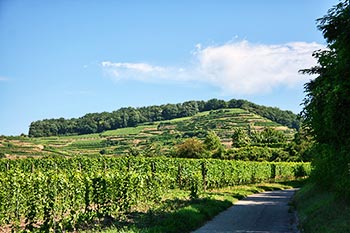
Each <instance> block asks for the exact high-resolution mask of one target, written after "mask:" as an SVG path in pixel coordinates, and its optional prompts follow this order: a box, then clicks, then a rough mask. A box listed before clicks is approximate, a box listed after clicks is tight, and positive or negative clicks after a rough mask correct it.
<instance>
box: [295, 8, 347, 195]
mask: <svg viewBox="0 0 350 233" xmlns="http://www.w3.org/2000/svg"><path fill="white" fill-rule="evenodd" d="M318 23H319V25H318V28H319V29H320V30H321V31H322V33H323V35H324V37H325V39H326V41H327V43H328V49H326V50H323V51H316V52H315V53H314V57H315V58H317V59H318V65H317V66H316V67H312V68H310V69H307V70H303V71H302V72H303V73H308V74H315V75H317V78H316V79H314V80H312V81H310V82H309V83H307V84H306V86H305V91H306V94H307V96H306V98H305V103H304V104H305V107H304V110H303V118H304V121H305V123H306V126H307V127H308V129H309V130H310V132H311V134H312V135H313V137H314V138H315V140H316V142H317V144H316V145H315V147H314V154H315V160H314V164H315V168H316V169H315V171H314V173H313V177H314V178H315V179H316V180H317V181H318V183H319V184H321V185H322V186H324V187H327V188H332V189H335V190H336V191H338V192H339V193H341V195H342V196H345V197H347V198H348V199H350V172H349V166H350V118H349V116H350V9H349V2H348V1H343V2H341V3H339V4H338V5H336V6H335V7H333V8H332V9H331V10H330V11H329V12H328V14H327V15H326V16H324V17H323V18H321V19H319V20H318Z"/></svg>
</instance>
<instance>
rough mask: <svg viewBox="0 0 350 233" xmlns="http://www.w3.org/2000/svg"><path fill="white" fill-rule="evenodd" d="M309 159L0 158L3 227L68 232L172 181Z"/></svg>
mask: <svg viewBox="0 0 350 233" xmlns="http://www.w3.org/2000/svg"><path fill="white" fill-rule="evenodd" d="M309 172H310V165H309V164H308V163H285V162H280V163H277V162H276V163H268V162H243V161H227V160H226V161H225V160H216V159H207V160H191V159H175V158H142V157H141V158H134V157H121V158H107V157H98V158H86V157H75V158H70V159H66V158H55V159H53V158H43V159H31V158H28V159H20V160H0V185H1V190H0V203H1V205H0V226H1V227H0V231H11V230H12V231H21V230H24V231H27V232H32V231H39V230H40V231H46V232H51V231H55V232H66V231H76V230H78V229H84V228H86V227H87V226H89V225H90V224H98V223H99V222H101V221H105V220H106V219H118V218H120V217H121V216H123V215H125V214H127V213H128V212H129V211H130V210H132V208H133V207H134V206H137V205H140V204H142V205H145V204H149V205H152V203H156V202H160V201H161V197H162V195H163V194H164V193H166V192H168V191H169V190H171V189H180V190H189V191H190V197H191V198H194V199H195V198H197V197H198V196H199V195H200V193H201V192H202V191H205V190H209V189H214V188H220V187H228V186H235V185H239V184H250V183H259V182H268V181H271V180H273V181H275V180H286V179H293V178H295V177H301V176H306V175H308V174H309Z"/></svg>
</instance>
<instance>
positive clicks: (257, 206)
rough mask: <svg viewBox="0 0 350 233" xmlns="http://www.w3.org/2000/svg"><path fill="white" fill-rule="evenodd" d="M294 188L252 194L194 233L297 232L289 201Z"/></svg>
mask: <svg viewBox="0 0 350 233" xmlns="http://www.w3.org/2000/svg"><path fill="white" fill-rule="evenodd" d="M295 191H296V190H295V189H288V190H279V191H269V192H263V193H259V194H253V195H250V196H248V197H247V198H245V199H243V200H240V201H238V202H236V204H235V205H234V206H232V207H230V208H229V209H227V210H226V211H224V212H222V213H220V214H219V215H217V216H216V217H215V218H214V219H212V220H211V221H209V222H207V223H206V225H204V226H203V227H201V228H199V229H198V230H196V231H194V233H209V232H210V233H218V232H220V233H224V232H225V233H229V232H241V233H243V232H249V233H267V232H268V233H287V232H288V233H291V232H298V231H297V229H296V226H295V221H294V220H295V218H294V214H293V213H290V212H289V211H288V210H289V206H288V202H289V201H290V200H291V198H292V197H293V195H294V193H295Z"/></svg>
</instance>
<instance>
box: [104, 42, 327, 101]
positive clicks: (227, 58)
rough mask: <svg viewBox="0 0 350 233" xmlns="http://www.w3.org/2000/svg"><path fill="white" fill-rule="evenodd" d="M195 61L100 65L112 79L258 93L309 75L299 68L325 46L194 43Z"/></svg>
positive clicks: (311, 62) (302, 80)
mask: <svg viewBox="0 0 350 233" xmlns="http://www.w3.org/2000/svg"><path fill="white" fill-rule="evenodd" d="M195 48H196V51H195V52H194V53H192V54H193V56H194V60H195V62H194V63H193V62H192V63H191V64H190V65H188V67H186V68H184V67H161V66H154V65H150V64H147V63H126V62H118V63H113V62H110V61H104V62H102V63H101V65H102V67H103V69H104V70H105V71H106V72H107V73H108V74H109V76H110V77H113V79H115V80H123V79H134V80H141V81H145V82H161V81H166V80H170V81H191V82H202V83H203V82H204V83H208V84H210V85H213V86H217V87H219V88H220V89H221V90H222V91H223V93H225V94H243V95H244V94H245V95H247V94H259V93H265V92H270V91H272V90H273V89H274V88H276V87H278V86H288V87H291V88H292V87H294V86H296V85H299V84H301V83H305V81H307V80H308V79H309V78H310V77H308V76H303V75H299V74H298V70H300V69H304V68H309V67H311V66H313V65H315V64H316V61H315V59H314V58H313V57H312V56H311V54H312V52H313V51H315V50H317V49H320V48H324V46H322V45H320V44H317V43H306V42H292V43H287V44H280V45H264V44H252V43H249V42H247V41H241V42H232V43H227V44H224V45H220V46H208V47H203V46H202V45H200V44H197V45H196V46H195Z"/></svg>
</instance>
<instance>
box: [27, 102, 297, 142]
mask: <svg viewBox="0 0 350 233" xmlns="http://www.w3.org/2000/svg"><path fill="white" fill-rule="evenodd" d="M224 108H242V109H245V110H248V111H250V112H253V113H256V114H258V115H261V116H263V117H266V118H268V119H270V120H272V121H275V122H277V123H280V124H282V125H285V126H288V127H290V128H296V129H297V128H298V127H299V121H298V119H297V116H296V115H295V114H294V113H292V112H291V111H282V110H280V109H278V108H273V107H265V106H261V105H257V104H254V103H251V102H249V101H246V100H235V99H232V100H230V101H228V102H226V101H224V100H218V99H211V100H208V101H187V102H184V103H179V104H165V105H160V106H149V107H141V108H132V107H128V108H121V109H119V110H117V111H113V112H102V113H89V114H86V115H85V116H83V117H80V118H72V119H64V118H59V119H45V120H39V121H35V122H32V123H31V125H30V128H29V136H31V137H43V136H56V135H77V134H90V133H100V132H103V131H106V130H112V129H119V128H125V127H134V126H136V125H138V124H140V123H145V122H155V121H162V120H170V119H175V118H179V117H187V116H193V115H195V114H197V113H199V112H203V111H210V110H217V109H224Z"/></svg>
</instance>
